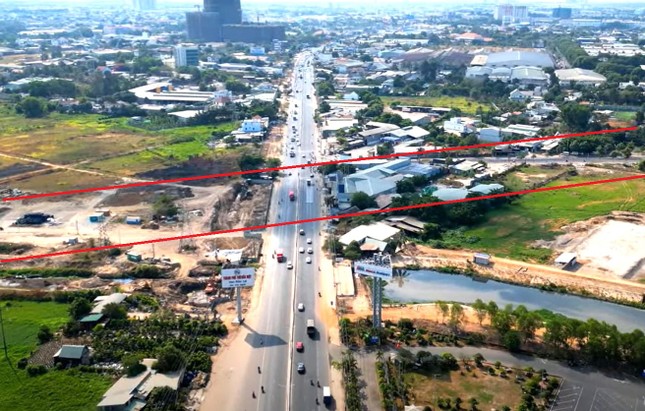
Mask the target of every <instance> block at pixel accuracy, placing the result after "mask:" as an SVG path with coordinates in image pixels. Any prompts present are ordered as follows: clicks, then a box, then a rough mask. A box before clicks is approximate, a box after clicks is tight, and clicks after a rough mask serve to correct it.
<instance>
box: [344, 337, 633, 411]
mask: <svg viewBox="0 0 645 411" xmlns="http://www.w3.org/2000/svg"><path fill="white" fill-rule="evenodd" d="M409 350H410V351H412V352H413V353H416V352H418V351H428V352H431V353H433V354H441V353H445V352H448V353H450V354H452V355H454V356H455V358H457V359H459V358H460V357H462V356H468V357H472V356H473V355H475V354H476V353H480V354H482V355H483V356H484V358H485V359H486V360H487V361H491V362H495V361H500V362H501V363H503V364H504V365H508V366H512V367H516V368H524V367H528V366H531V367H533V368H534V369H536V370H540V369H545V370H546V371H547V372H548V373H549V374H552V375H557V376H560V377H562V378H563V379H564V382H563V385H562V388H561V390H560V392H559V393H558V398H557V399H556V401H555V403H554V404H553V406H552V407H551V409H550V411H645V381H642V380H637V379H633V378H626V377H624V376H619V375H609V374H606V373H602V372H600V371H598V370H596V369H593V368H583V367H578V368H569V367H567V366H565V365H563V364H561V363H560V362H557V361H551V360H545V359H542V358H537V357H531V356H528V355H521V354H511V353H508V352H505V351H498V350H493V349H490V348H478V347H425V348H410V349H409ZM391 352H394V350H392V351H391ZM386 355H387V354H386ZM356 356H357V363H358V365H359V367H361V372H362V373H363V378H364V380H365V382H366V383H367V384H368V386H367V387H366V388H365V392H366V393H367V400H368V401H370V403H369V404H370V408H368V409H370V410H372V409H373V410H378V409H380V400H379V402H378V403H372V396H371V395H370V394H371V393H373V392H376V393H377V394H378V384H377V383H376V375H375V370H376V369H375V366H374V363H375V362H376V352H375V351H370V352H365V351H361V352H358V353H356ZM367 364H371V365H370V366H367ZM370 373H374V375H373V377H372V376H370V375H369V374H370ZM372 384H375V385H376V386H375V387H374V388H372V387H370V386H371V385H372ZM374 390H376V391H374ZM377 399H378V397H377ZM374 407H376V408H374Z"/></svg>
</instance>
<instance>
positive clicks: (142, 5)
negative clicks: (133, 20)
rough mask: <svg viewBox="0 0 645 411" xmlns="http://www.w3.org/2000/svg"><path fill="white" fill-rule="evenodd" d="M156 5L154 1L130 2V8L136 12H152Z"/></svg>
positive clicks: (134, 0)
mask: <svg viewBox="0 0 645 411" xmlns="http://www.w3.org/2000/svg"><path fill="white" fill-rule="evenodd" d="M156 3H157V2H156V0H132V6H133V7H134V8H135V9H136V10H154V9H155V8H156V6H157V4H156Z"/></svg>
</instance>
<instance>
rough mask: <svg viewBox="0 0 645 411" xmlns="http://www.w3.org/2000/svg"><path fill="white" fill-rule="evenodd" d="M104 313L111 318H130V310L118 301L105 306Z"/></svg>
mask: <svg viewBox="0 0 645 411" xmlns="http://www.w3.org/2000/svg"><path fill="white" fill-rule="evenodd" d="M102 314H103V315H104V316H106V317H107V318H109V319H111V320H125V319H126V318H128V310H126V308H125V307H124V306H122V305H121V304H117V303H110V304H108V305H106V306H105V307H103V311H102Z"/></svg>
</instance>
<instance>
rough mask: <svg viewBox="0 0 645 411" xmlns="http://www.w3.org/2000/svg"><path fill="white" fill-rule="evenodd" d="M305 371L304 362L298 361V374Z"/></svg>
mask: <svg viewBox="0 0 645 411" xmlns="http://www.w3.org/2000/svg"><path fill="white" fill-rule="evenodd" d="M304 373H305V363H304V362H299V363H298V374H304Z"/></svg>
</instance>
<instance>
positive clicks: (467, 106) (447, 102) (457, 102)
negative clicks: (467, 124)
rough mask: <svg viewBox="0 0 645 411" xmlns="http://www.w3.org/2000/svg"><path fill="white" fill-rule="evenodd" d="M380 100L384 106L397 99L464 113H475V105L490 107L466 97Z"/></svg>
mask: <svg viewBox="0 0 645 411" xmlns="http://www.w3.org/2000/svg"><path fill="white" fill-rule="evenodd" d="M381 100H383V104H385V105H386V106H389V105H390V104H391V103H392V102H394V101H398V102H400V103H401V104H405V105H411V106H426V107H447V108H456V109H459V110H461V111H462V112H463V113H465V114H475V113H476V112H477V107H481V108H482V110H483V111H489V110H490V109H491V107H490V105H488V104H486V103H480V102H477V101H475V100H471V99H469V98H466V97H448V96H442V97H381Z"/></svg>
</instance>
